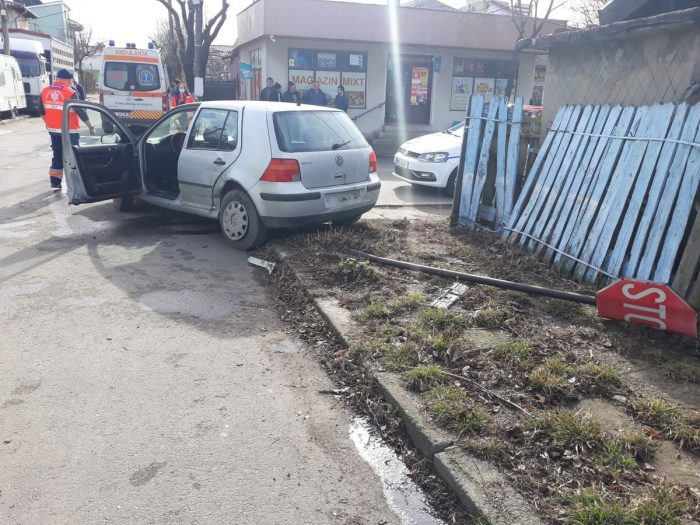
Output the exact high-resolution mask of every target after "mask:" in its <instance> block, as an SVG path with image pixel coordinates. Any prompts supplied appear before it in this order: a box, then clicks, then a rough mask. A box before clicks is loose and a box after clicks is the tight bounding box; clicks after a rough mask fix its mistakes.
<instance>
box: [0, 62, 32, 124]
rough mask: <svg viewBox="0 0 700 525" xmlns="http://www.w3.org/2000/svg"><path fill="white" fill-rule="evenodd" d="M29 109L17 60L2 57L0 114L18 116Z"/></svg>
mask: <svg viewBox="0 0 700 525" xmlns="http://www.w3.org/2000/svg"><path fill="white" fill-rule="evenodd" d="M26 107H27V99H26V98H25V96H24V86H23V85H22V72H21V71H20V70H19V64H18V63H17V60H15V59H14V58H13V57H11V56H8V55H0V114H8V113H9V114H10V115H12V116H15V115H17V113H19V110H20V109H24V108H26Z"/></svg>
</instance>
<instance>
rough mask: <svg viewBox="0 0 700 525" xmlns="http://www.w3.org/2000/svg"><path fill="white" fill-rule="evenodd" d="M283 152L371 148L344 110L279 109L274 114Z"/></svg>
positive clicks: (276, 132)
mask: <svg viewBox="0 0 700 525" xmlns="http://www.w3.org/2000/svg"><path fill="white" fill-rule="evenodd" d="M273 120H274V124H275V135H276V136H277V145H278V146H279V149H280V151H284V152H288V153H300V152H304V151H332V150H341V149H342V150H347V149H358V148H366V147H368V144H367V141H366V140H365V138H364V137H363V136H362V133H360V130H359V129H357V126H355V124H353V122H352V120H350V117H348V116H347V115H346V114H345V113H343V112H342V111H280V112H278V113H275V114H274V116H273Z"/></svg>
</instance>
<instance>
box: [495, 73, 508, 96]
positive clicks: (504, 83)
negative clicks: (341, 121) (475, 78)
mask: <svg viewBox="0 0 700 525" xmlns="http://www.w3.org/2000/svg"><path fill="white" fill-rule="evenodd" d="M507 90H508V79H507V78H497V79H496V87H495V88H494V90H493V96H494V97H505V96H506V91H507Z"/></svg>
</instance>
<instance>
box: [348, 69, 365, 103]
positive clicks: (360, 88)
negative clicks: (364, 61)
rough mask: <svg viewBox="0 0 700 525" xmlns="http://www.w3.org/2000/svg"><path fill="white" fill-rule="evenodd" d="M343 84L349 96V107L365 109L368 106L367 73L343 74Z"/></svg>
mask: <svg viewBox="0 0 700 525" xmlns="http://www.w3.org/2000/svg"><path fill="white" fill-rule="evenodd" d="M342 85H343V87H344V88H345V94H346V95H347V96H348V107H349V108H355V109H364V108H365V107H366V100H365V96H366V92H367V73H347V72H344V73H343V74H342Z"/></svg>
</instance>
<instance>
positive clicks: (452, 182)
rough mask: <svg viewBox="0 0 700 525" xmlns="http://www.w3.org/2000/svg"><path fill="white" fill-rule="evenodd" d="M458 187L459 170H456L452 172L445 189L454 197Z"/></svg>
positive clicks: (448, 194) (447, 193) (446, 192)
mask: <svg viewBox="0 0 700 525" xmlns="http://www.w3.org/2000/svg"><path fill="white" fill-rule="evenodd" d="M456 187H457V170H454V171H453V172H452V174H450V178H449V179H447V185H446V186H445V189H444V190H443V191H444V192H445V194H446V195H447V196H448V197H454V196H455V188H456Z"/></svg>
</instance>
